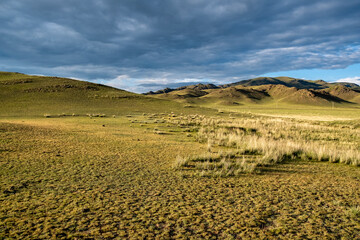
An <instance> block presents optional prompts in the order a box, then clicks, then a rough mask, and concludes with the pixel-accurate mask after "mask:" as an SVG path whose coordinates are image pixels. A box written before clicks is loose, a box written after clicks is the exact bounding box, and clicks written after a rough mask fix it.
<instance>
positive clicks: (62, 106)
mask: <svg viewBox="0 0 360 240" xmlns="http://www.w3.org/2000/svg"><path fill="white" fill-rule="evenodd" d="M0 101H1V104H2V106H1V108H0V116H38V115H44V114H49V115H53V114H56V115H58V114H60V115H64V114H76V115H78V114H79V115H85V114H108V115H126V114H129V113H134V112H139V113H141V112H149V111H151V112H168V111H170V110H171V111H174V112H176V111H182V112H186V111H191V110H190V109H184V107H183V106H182V105H181V104H179V103H177V102H174V101H169V100H163V99H156V98H151V97H147V96H144V95H142V94H136V93H131V92H128V91H124V90H120V89H116V88H113V87H109V86H105V85H101V84H95V83H91V82H85V81H79V80H73V79H68V78H59V77H44V76H31V75H26V74H21V73H10V72H0ZM198 111H201V110H199V109H198Z"/></svg>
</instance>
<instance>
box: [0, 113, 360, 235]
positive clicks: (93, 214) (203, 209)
mask: <svg viewBox="0 0 360 240" xmlns="http://www.w3.org/2000/svg"><path fill="white" fill-rule="evenodd" d="M193 118H194V119H196V117H195V116H193V115H192V116H188V115H182V116H181V115H180V116H179V115H175V114H146V115H145V116H143V115H142V114H138V115H136V114H133V115H131V116H130V115H128V116H122V117H116V118H110V117H104V118H95V117H81V116H80V117H79V116H78V117H76V116H75V117H72V116H68V117H53V118H52V117H51V118H44V117H42V118H15V119H14V118H2V119H1V124H0V134H1V138H0V139H1V145H0V146H1V147H0V149H1V151H0V154H1V168H0V169H1V170H0V174H1V192H0V199H1V200H0V201H1V214H0V215H1V218H0V221H1V222H0V225H1V226H3V227H2V228H1V230H0V231H1V232H0V237H1V238H43V239H49V238H54V239H55V238H56V239H61V238H63V239H65V238H95V239H99V238H105V239H107V238H109V239H111V238H116V237H117V238H134V239H139V238H158V239H169V238H190V239H200V238H213V239H216V238H220V239H232V238H248V239H251V238H252V239H253V238H267V239H279V238H283V239H304V238H318V239H320V238H321V239H324V238H325V239H339V238H342V239H360V237H359V231H360V218H359V206H360V195H359V192H360V184H359V182H360V168H358V167H355V166H352V165H345V164H336V163H328V162H317V161H309V160H307V161H304V160H291V161H285V162H282V163H281V164H275V165H268V166H263V167H259V168H257V170H258V171H256V172H254V173H250V174H249V173H248V174H245V173H244V174H241V175H238V176H236V177H231V176H230V177H217V176H206V175H205V176H204V177H201V176H200V175H198V174H197V173H196V172H197V171H196V170H195V171H194V170H193V169H191V168H190V169H186V168H184V169H178V170H174V169H173V164H174V161H175V159H176V156H197V155H199V153H207V152H209V149H208V148H209V146H208V143H207V142H204V143H203V142H201V141H198V137H199V132H200V133H201V131H199V130H195V127H197V126H196V125H194V124H190V125H184V124H183V123H182V122H181V121H182V120H180V119H193ZM207 118H208V117H204V119H207ZM210 118H211V117H210ZM235 118H237V119H238V120H237V121H240V122H241V123H242V125H243V126H244V127H245V128H246V129H247V128H252V127H253V126H254V124H255V123H256V120H257V119H258V123H260V122H259V121H266V122H267V123H269V122H270V121H274V122H276V121H278V122H279V123H278V124H283V125H287V124H290V125H289V128H291V127H292V126H293V124H298V126H299V129H302V128H303V126H302V125H305V126H307V127H308V129H309V130H312V127H311V125H312V124H314V123H316V122H309V121H305V120H295V119H292V120H289V119H279V118H266V119H264V117H261V116H257V115H253V114H246V115H237V116H235ZM194 119H193V120H191V121H190V123H191V122H192V121H194ZM214 119H223V120H221V121H228V120H229V119H232V120H236V119H234V116H232V117H231V118H229V117H225V115H222V116H221V117H214ZM224 119H225V120H224ZM259 119H262V120H259ZM179 121H180V122H179ZM203 121H205V120H203ZM206 121H207V120H206ZM356 123H357V122H356V121H338V122H322V123H320V125H322V126H321V127H323V128H329V129H333V130H334V129H337V130H338V131H341V130H344V133H345V134H344V139H351V137H353V138H354V137H358V135H353V136H350V135H351V134H350V135H349V133H350V132H351V131H349V129H350V128H351V129H353V130H356V131H358V126H357V125H356ZM317 124H318V123H317ZM198 127H200V128H201V126H198ZM258 129H259V131H260V132H261V131H263V132H262V133H264V131H265V129H266V127H262V128H260V127H258ZM285 129H286V128H285ZM320 130H323V129H319V131H317V132H316V133H315V134H314V135H309V136H313V137H312V139H309V141H313V140H314V139H315V140H316V139H320V140H321V141H323V140H324V139H325V138H326V137H327V135H326V133H324V135H323V134H322V131H320ZM293 131H296V129H293ZM250 132H251V131H250ZM293 133H294V132H293ZM354 133H356V134H357V133H358V132H354ZM307 134H308V132H307V133H304V135H302V136H306V135H307ZM271 136H272V137H276V136H275V135H271ZM299 136H300V135H299ZM340 136H341V135H339V136H338V137H340ZM344 139H339V141H343V140H344ZM316 141H318V140H316ZM329 141H330V140H329ZM352 141H353V144H358V143H356V142H354V141H355V140H354V139H353V140H352ZM343 144H345V145H346V144H347V143H343ZM222 148H228V146H216V144H212V146H211V150H210V151H212V152H217V151H220V149H222ZM224 151H225V150H224Z"/></svg>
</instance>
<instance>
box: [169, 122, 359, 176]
mask: <svg viewBox="0 0 360 240" xmlns="http://www.w3.org/2000/svg"><path fill="white" fill-rule="evenodd" d="M173 123H174V124H177V125H178V126H182V127H190V126H192V127H194V128H195V129H196V132H197V134H196V137H195V140H196V141H198V142H199V143H205V144H206V151H207V152H208V153H211V152H212V151H214V149H228V150H230V151H232V152H234V153H235V154H238V153H239V152H242V153H243V154H242V156H244V154H245V153H247V154H252V155H258V156H257V157H256V160H255V163H251V164H252V165H251V166H252V167H251V168H250V169H256V168H257V167H259V166H261V167H264V166H271V165H274V164H277V163H281V162H283V161H289V160H311V161H328V162H332V163H343V164H349V165H354V166H360V151H359V149H360V144H359V142H360V131H359V129H358V127H357V125H354V124H353V123H352V122H349V123H347V122H344V123H343V124H339V125H335V126H334V124H322V123H320V124H319V123H318V122H309V121H294V120H284V119H273V118H262V117H258V118H256V119H252V118H245V119H234V118H233V117H231V118H229V119H225V118H205V117H203V116H188V117H182V118H178V119H177V121H174V120H173ZM240 156H241V154H240ZM199 159H205V160H204V161H203V162H205V163H203V164H205V165H204V166H208V165H209V164H210V163H212V162H214V158H213V157H210V159H206V158H204V157H203V156H201V155H200V156H198V157H193V158H192V161H193V162H197V161H199ZM215 159H217V160H218V159H219V157H216V158H215ZM252 161H254V160H252ZM230 165H231V166H233V167H231V168H230V170H229V172H230V173H231V174H220V173H219V172H220V170H219V169H221V171H224V165H221V166H220V167H219V166H218V167H213V166H210V168H211V169H206V170H207V171H209V170H212V171H213V173H214V174H215V175H224V176H228V175H236V174H233V172H236V171H239V172H249V171H245V170H239V169H242V167H239V166H240V164H239V163H236V164H234V163H233V162H232V163H231V164H230ZM226 166H227V165H226ZM199 169H201V167H200V168H199ZM252 172H254V170H252ZM201 174H205V172H204V171H202V173H201Z"/></svg>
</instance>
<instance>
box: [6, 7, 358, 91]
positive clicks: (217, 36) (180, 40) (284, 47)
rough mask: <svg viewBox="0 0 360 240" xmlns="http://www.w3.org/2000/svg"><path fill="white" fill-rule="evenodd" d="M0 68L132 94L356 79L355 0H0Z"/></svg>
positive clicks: (356, 23)
mask: <svg viewBox="0 0 360 240" xmlns="http://www.w3.org/2000/svg"><path fill="white" fill-rule="evenodd" d="M0 71H12V72H22V73H26V74H36V75H47V76H60V77H71V78H75V79H80V80H87V81H92V82H97V83H102V84H107V85H110V86H114V87H118V88H121V89H126V90H129V91H133V92H147V91H150V90H157V89H162V88H164V87H177V86H181V85H188V84H194V83H199V82H205V83H215V84H224V83H230V82H236V81H240V80H243V79H249V78H253V77H258V76H270V77H276V76H289V77H296V78H304V79H310V80H316V79H323V80H325V81H350V82H355V83H358V84H360V1H359V0H346V1H343V0H297V1H294V0H277V1H269V0H242V1H240V0H151V1H146V0H142V1H140V0H51V1H49V0H16V1H14V0H1V1H0Z"/></svg>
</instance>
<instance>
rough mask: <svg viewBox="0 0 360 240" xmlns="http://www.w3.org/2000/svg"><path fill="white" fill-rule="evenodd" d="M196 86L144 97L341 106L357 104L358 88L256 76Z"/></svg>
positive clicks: (218, 102)
mask: <svg viewBox="0 0 360 240" xmlns="http://www.w3.org/2000/svg"><path fill="white" fill-rule="evenodd" d="M197 86H199V88H198V87H197ZM200 87H201V84H198V85H191V86H185V87H182V88H181V89H180V88H179V89H164V90H159V91H156V92H149V93H147V94H148V95H152V96H155V97H157V98H162V99H173V100H174V99H175V100H178V101H182V102H189V103H195V104H207V105H208V104H209V103H216V104H220V105H229V104H230V105H238V104H266V103H274V102H276V103H286V104H303V105H316V106H329V105H330V106H331V105H332V104H333V103H337V104H342V105H349V104H352V105H353V104H358V103H360V101H359V99H360V97H359V96H360V91H359V90H358V87H359V86H358V85H356V84H353V83H328V82H325V81H323V80H316V81H311V80H303V79H296V78H290V77H277V78H271V77H260V78H254V79H249V80H242V81H239V82H236V83H231V84H225V85H219V86H215V85H211V86H209V87H205V88H200ZM200 89H201V90H200Z"/></svg>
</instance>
